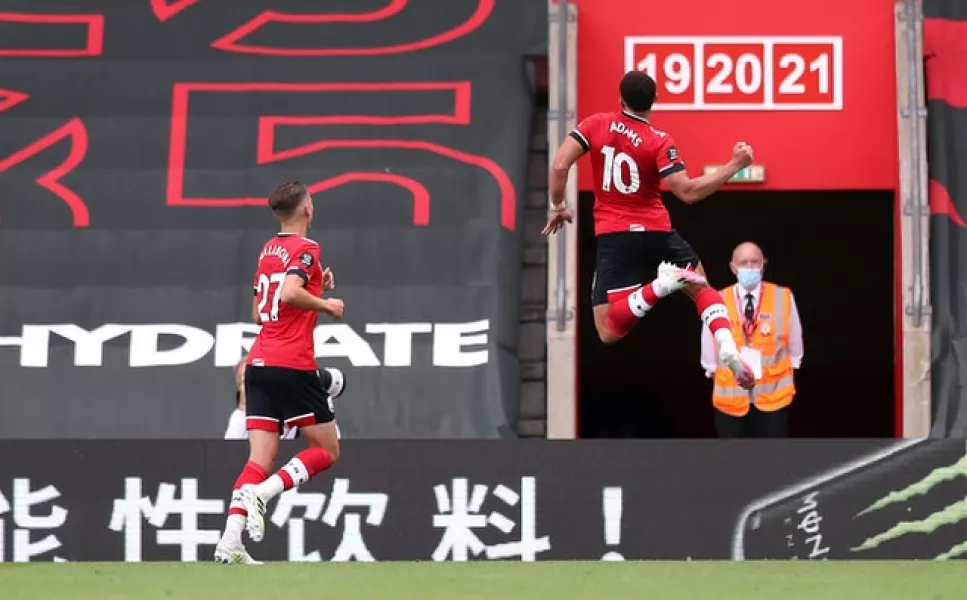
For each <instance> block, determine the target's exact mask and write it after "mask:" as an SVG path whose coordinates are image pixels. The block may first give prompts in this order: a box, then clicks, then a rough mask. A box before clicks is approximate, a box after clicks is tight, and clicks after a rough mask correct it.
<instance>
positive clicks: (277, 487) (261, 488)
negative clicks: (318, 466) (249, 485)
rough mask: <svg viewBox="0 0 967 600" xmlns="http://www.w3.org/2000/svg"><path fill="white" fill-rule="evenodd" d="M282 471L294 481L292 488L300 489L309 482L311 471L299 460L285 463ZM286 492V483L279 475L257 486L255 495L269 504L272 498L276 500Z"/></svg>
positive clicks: (293, 459) (276, 474) (294, 459)
mask: <svg viewBox="0 0 967 600" xmlns="http://www.w3.org/2000/svg"><path fill="white" fill-rule="evenodd" d="M279 470H280V471H285V472H286V474H287V475H288V476H289V478H290V479H292V487H299V486H300V485H302V484H303V483H305V482H307V481H309V469H307V468H306V466H305V464H304V463H303V462H302V461H301V460H299V459H298V458H295V457H293V458H292V460H290V461H289V462H287V463H285V466H283V467H282V468H281V469H279ZM283 491H285V482H284V481H282V478H281V477H279V474H278V473H275V474H273V475H272V476H271V477H269V478H268V479H266V480H265V481H263V482H262V483H260V484H258V485H257V486H255V493H256V494H258V496H259V498H261V499H262V501H263V502H268V501H269V500H271V499H272V498H275V497H276V496H278V495H279V494H281V493H282V492H283Z"/></svg>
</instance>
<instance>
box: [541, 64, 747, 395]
mask: <svg viewBox="0 0 967 600" xmlns="http://www.w3.org/2000/svg"><path fill="white" fill-rule="evenodd" d="M619 92H620V96H621V108H622V110H620V111H616V112H608V113H597V114H593V115H591V116H589V117H587V118H586V119H584V120H583V121H582V122H581V123H580V124H579V125H578V126H577V128H576V129H574V131H572V132H571V133H570V135H569V136H568V137H567V138H566V139H565V140H564V142H563V143H562V144H561V146H560V148H559V149H558V151H557V154H556V155H555V156H554V160H553V162H552V164H551V170H550V174H549V180H550V181H549V187H550V196H551V209H550V217H549V219H548V221H547V225H546V226H545V228H544V231H543V233H544V235H550V234H552V233H555V232H556V231H557V230H558V229H560V228H561V227H563V226H564V224H565V223H570V222H571V221H572V219H573V215H572V213H571V212H570V210H569V209H568V207H567V206H566V205H565V201H564V200H565V199H564V191H565V187H566V185H567V177H568V171H569V170H570V168H571V165H573V164H574V163H575V162H576V161H577V160H578V159H579V158H580V157H581V156H582V155H583V154H584V153H585V152H590V153H591V156H590V158H591V169H592V172H593V175H594V180H595V193H594V233H595V235H596V236H597V241H598V258H597V267H596V269H595V274H594V283H593V289H592V300H593V304H594V309H593V310H594V326H595V328H596V329H597V331H598V336H599V337H600V338H601V341H602V342H604V343H605V344H613V343H615V342H617V341H618V340H620V339H621V338H623V337H624V336H625V335H627V334H628V332H629V331H631V328H632V327H633V326H634V325H635V324H636V323H637V322H638V320H639V319H641V318H642V317H644V316H645V315H646V314H647V313H648V311H649V310H651V309H652V308H654V306H655V305H656V304H657V303H658V301H659V300H661V299H662V298H664V297H666V296H668V295H669V294H671V293H673V292H676V291H678V290H683V291H684V292H685V293H686V294H688V295H689V296H690V297H691V298H692V300H694V301H695V305H696V307H697V308H698V312H699V314H700V315H701V318H702V321H704V323H705V324H706V325H707V326H708V328H709V330H710V331H711V332H712V335H713V336H715V342H716V345H717V347H718V359H719V361H721V362H722V364H725V365H727V366H728V368H729V369H730V370H731V371H732V373H733V374H734V376H735V378H736V380H737V381H738V383H739V385H741V386H742V387H744V388H747V389H750V388H751V387H752V386H753V385H754V384H755V381H754V378H753V375H752V369H751V368H749V366H748V365H747V364H746V363H745V362H744V361H743V360H742V357H741V354H740V352H739V349H738V348H737V347H736V343H735V339H734V338H733V337H732V332H731V330H730V328H729V316H728V312H727V310H726V308H725V305H724V304H723V302H722V297H721V295H719V293H718V292H716V291H715V290H714V289H712V288H711V287H709V285H708V283H707V282H706V279H705V271H704V269H703V268H702V264H701V262H700V261H699V259H698V256H697V255H696V254H695V251H694V250H693V249H692V247H691V246H689V245H688V242H686V241H685V240H684V239H683V238H682V237H681V236H680V235H679V234H678V232H676V231H675V230H674V229H673V228H672V224H671V219H670V217H669V215H668V210H667V209H666V208H665V205H664V204H663V203H662V199H661V187H660V186H661V181H662V180H664V181H665V182H667V183H668V187H669V188H670V189H671V191H672V193H674V194H675V195H676V196H677V197H678V198H680V199H681V200H682V201H683V202H685V203H686V204H693V203H695V202H699V201H700V200H704V199H705V198H707V197H708V196H709V195H711V194H712V192H714V191H716V190H717V189H719V188H720V187H721V186H722V185H723V184H724V183H725V182H726V181H728V180H729V178H731V177H732V176H733V175H735V174H736V173H737V172H738V171H740V170H741V169H743V168H745V167H747V166H749V165H750V164H752V160H753V153H752V148H751V147H750V146H749V145H748V144H745V143H743V142H739V143H737V144H736V145H735V147H734V148H733V149H732V159H731V160H730V161H729V162H728V164H727V165H726V166H725V167H724V168H721V169H717V170H716V171H714V172H712V173H708V174H706V175H704V176H702V177H697V178H694V179H693V178H689V177H688V175H687V174H686V173H685V163H684V162H683V161H682V159H681V157H680V156H679V155H678V149H677V148H676V147H675V142H674V140H672V137H671V136H670V135H668V134H667V133H665V132H664V131H661V130H659V129H656V128H655V127H654V126H652V125H651V123H650V121H649V116H650V113H651V107H652V105H653V104H654V102H655V98H656V95H657V94H656V86H655V81H654V80H653V79H652V78H651V77H650V76H648V75H647V74H646V73H642V72H640V71H631V72H629V73H627V74H625V76H624V77H623V78H622V79H621V83H620V85H619ZM656 265H657V270H658V276H657V277H656V278H655V279H654V280H653V281H651V282H650V283H645V284H644V285H642V283H643V281H642V280H643V275H644V274H645V273H646V272H654V271H651V269H654V268H655V266H656Z"/></svg>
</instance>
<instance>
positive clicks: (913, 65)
mask: <svg viewBox="0 0 967 600" xmlns="http://www.w3.org/2000/svg"><path fill="white" fill-rule="evenodd" d="M905 4H906V7H905V8H906V14H907V68H908V69H909V73H910V76H909V85H908V86H907V112H908V114H909V118H910V154H911V165H910V166H911V168H912V171H913V173H912V177H911V178H910V181H911V186H910V209H911V210H910V212H911V218H912V219H913V221H912V222H911V223H910V226H911V235H912V237H913V240H912V245H913V248H911V249H910V250H912V253H913V257H912V258H913V261H912V262H913V290H912V293H913V315H912V316H913V326H914V327H920V325H921V324H922V323H923V304H924V289H923V250H922V248H921V245H922V244H921V242H922V239H923V208H924V204H923V197H922V194H921V189H922V186H921V185H920V182H921V177H922V169H921V167H920V95H919V86H920V83H921V82H920V78H919V77H918V76H917V74H918V73H919V69H918V66H919V63H918V61H919V60H920V56H919V53H918V52H917V35H918V33H919V31H918V27H919V26H920V15H919V11H918V10H917V9H918V6H917V1H916V0H905Z"/></svg>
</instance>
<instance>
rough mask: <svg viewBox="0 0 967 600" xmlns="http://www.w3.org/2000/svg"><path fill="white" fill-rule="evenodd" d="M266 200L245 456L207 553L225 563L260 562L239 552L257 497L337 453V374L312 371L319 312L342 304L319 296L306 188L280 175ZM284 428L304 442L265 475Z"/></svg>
mask: <svg viewBox="0 0 967 600" xmlns="http://www.w3.org/2000/svg"><path fill="white" fill-rule="evenodd" d="M269 206H270V207H271V208H272V212H273V213H274V214H275V216H276V218H277V219H278V220H279V222H280V223H281V230H280V232H279V234H278V235H277V236H275V237H273V238H272V239H270V240H269V241H268V242H266V243H265V245H264V246H263V247H262V252H261V253H260V254H259V257H258V266H257V268H256V270H255V279H254V288H255V298H254V299H253V301H252V318H253V320H254V321H255V322H256V323H259V324H261V325H262V330H261V331H260V332H259V334H258V337H257V338H256V339H255V343H254V344H253V345H252V350H251V351H250V352H249V356H248V360H247V366H246V369H245V400H246V407H245V412H246V427H247V429H248V434H249V435H248V439H249V458H248V462H247V463H246V464H245V467H244V468H243V469H242V472H241V474H240V475H239V476H238V480H237V481H236V482H235V485H234V488H233V492H232V500H231V503H230V504H229V509H228V519H227V522H226V524H225V532H224V533H223V534H222V537H221V540H220V541H219V542H218V545H217V546H216V547H215V560H216V561H218V562H221V563H226V564H258V562H257V561H255V560H254V559H253V558H252V557H251V556H250V555H249V554H248V552H247V551H246V550H245V546H244V544H243V543H242V531H243V530H246V531H248V535H249V537H250V538H251V539H252V540H253V541H255V542H259V541H261V540H262V537H263V535H264V534H265V521H264V515H265V504H266V503H267V502H268V501H269V500H270V499H272V498H273V497H275V496H277V495H278V494H280V493H282V492H283V491H285V490H288V489H291V488H293V487H295V486H298V485H302V484H303V483H305V482H307V481H309V479H311V478H312V477H313V476H314V475H316V474H318V473H321V472H322V471H325V470H326V469H328V468H329V467H331V466H332V465H333V463H335V462H336V460H338V459H339V435H338V429H337V427H336V422H335V415H334V414H333V407H332V395H336V394H338V393H339V392H340V391H341V389H342V388H343V387H344V385H345V382H344V381H342V377H341V375H342V374H341V373H340V372H339V371H337V370H333V371H329V370H324V371H322V372H319V371H318V367H317V366H316V359H315V344H314V341H313V332H314V330H315V327H316V320H317V319H318V317H319V313H325V314H328V315H329V316H330V317H332V318H333V319H335V320H339V319H341V318H342V315H343V310H344V306H343V302H342V300H336V299H326V298H322V297H321V295H322V293H323V292H324V291H328V290H330V289H332V288H333V287H335V280H334V278H333V275H332V272H331V271H330V270H329V269H325V270H323V269H322V267H321V266H320V264H319V254H320V248H319V244H318V243H316V242H314V241H312V240H310V239H308V238H306V237H305V236H306V235H307V233H308V231H309V226H310V224H311V223H312V216H313V212H314V208H313V204H312V198H311V196H310V195H309V191H308V190H307V189H306V186H305V185H303V184H302V183H299V182H289V183H283V184H282V185H280V186H279V187H277V188H276V189H275V191H274V192H272V195H270V196H269ZM337 378H338V379H340V381H337ZM283 427H298V428H299V432H300V435H301V437H302V438H303V439H305V440H306V442H307V443H308V448H306V449H305V450H303V451H301V452H299V453H298V454H296V455H295V457H293V458H292V459H291V460H290V461H289V462H288V463H286V464H285V466H283V467H282V468H281V469H279V470H278V471H276V473H275V474H274V475H271V476H270V475H269V473H270V469H271V468H272V466H273V464H274V463H275V458H276V454H277V453H278V450H279V434H280V433H281V431H282V430H283Z"/></svg>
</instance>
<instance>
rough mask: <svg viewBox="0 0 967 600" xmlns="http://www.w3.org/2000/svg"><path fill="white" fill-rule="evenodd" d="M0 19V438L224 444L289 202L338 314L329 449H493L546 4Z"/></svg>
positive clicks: (165, 9) (513, 386)
mask: <svg viewBox="0 0 967 600" xmlns="http://www.w3.org/2000/svg"><path fill="white" fill-rule="evenodd" d="M12 4H17V5H18V6H16V7H10V5H11V2H6V3H5V7H7V8H8V9H9V10H15V9H19V10H21V11H22V12H20V13H16V14H14V13H10V12H7V13H4V12H2V10H0V69H2V71H0V72H2V77H0V190H2V193H0V220H2V221H0V373H2V376H0V437H7V438H11V437H13V438H31V437H76V438H84V437H94V438H104V437H151V438H170V437H212V436H214V437H218V436H220V435H221V434H222V431H223V430H224V427H225V424H226V422H227V420H228V417H229V413H230V411H231V410H232V408H233V406H234V385H233V377H232V368H231V367H232V365H233V364H234V363H235V361H236V360H237V359H238V357H239V355H240V352H241V349H242V346H243V345H244V344H245V343H250V342H251V338H252V335H253V326H252V325H251V324H250V323H249V319H250V317H249V315H250V310H251V302H252V292H251V278H252V271H253V269H254V265H255V259H256V255H257V252H258V249H259V248H260V246H261V244H262V243H263V242H264V241H265V240H266V239H267V238H268V237H269V236H271V235H272V234H273V233H274V230H275V223H274V220H273V218H272V216H271V214H270V213H269V211H268V209H267V208H266V207H265V201H264V198H265V196H266V195H267V194H268V193H269V192H270V191H271V190H272V189H273V188H274V187H275V185H277V184H278V183H280V182H282V181H286V180H291V179H298V180H301V181H304V182H306V183H307V184H309V185H310V186H311V189H312V190H313V192H314V196H315V199H316V208H317V211H316V215H317V216H316V223H315V225H314V229H313V231H312V232H310V236H311V237H313V238H314V239H316V240H318V241H319V242H320V243H321V244H322V261H323V263H324V264H325V265H326V266H328V267H331V268H332V269H333V271H334V272H335V273H336V277H337V285H338V288H337V290H336V292H335V295H336V296H337V297H340V298H342V299H344V300H345V301H346V306H347V310H346V319H345V321H344V323H342V324H338V325H332V324H330V323H329V322H328V321H327V320H326V319H324V318H323V319H320V324H321V325H322V326H321V327H320V329H319V330H318V331H317V349H318V350H319V352H318V353H319V356H320V364H321V365H327V366H336V367H340V368H342V369H344V370H346V372H347V376H348V377H349V379H350V384H349V388H348V389H349V390H350V391H349V392H347V394H346V395H345V396H344V397H343V398H342V399H340V401H339V404H338V405H337V413H338V418H339V421H340V425H341V428H342V431H343V433H344V434H345V435H346V436H348V437H470V438H473V437H480V438H486V437H500V436H512V435H514V431H515V430H516V419H517V403H518V398H517V396H518V387H519V377H518V368H519V367H518V359H517V350H516V349H517V322H518V314H517V313H518V298H519V293H518V291H519V287H520V283H519V276H520V268H519V266H520V235H519V233H520V232H519V224H520V223H519V221H520V215H521V207H522V203H521V201H520V198H521V196H522V192H523V189H524V182H525V168H526V164H527V143H528V139H529V135H530V132H529V124H530V117H531V106H532V98H531V92H530V90H529V87H528V84H527V78H526V73H525V65H524V55H525V53H527V52H529V51H530V50H531V49H533V48H534V47H535V46H539V45H545V46H546V38H547V33H546V32H547V23H546V4H545V3H544V2H541V1H539V0H526V1H522V0H499V1H495V0H448V1H446V2H442V1H438V0H410V1H409V2H391V3H387V2H385V1H382V0H331V1H327V2H325V3H319V2H315V1H312V0H283V1H275V2H268V1H264V0H262V1H257V0H201V1H199V2H149V1H148V0H142V1H139V2H134V1H132V2H115V1H109V0H90V1H88V2H84V3H82V4H77V3H65V2H60V3H54V4H51V3H44V7H43V14H39V13H38V10H37V7H35V6H34V4H36V3H34V2H13V3H12ZM31 11H34V12H31Z"/></svg>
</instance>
